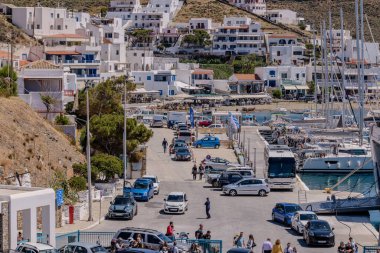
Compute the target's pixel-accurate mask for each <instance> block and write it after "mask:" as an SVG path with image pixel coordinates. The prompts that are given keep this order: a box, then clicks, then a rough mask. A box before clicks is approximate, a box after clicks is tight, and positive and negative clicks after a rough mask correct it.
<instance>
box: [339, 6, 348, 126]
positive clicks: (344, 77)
mask: <svg viewBox="0 0 380 253" xmlns="http://www.w3.org/2000/svg"><path fill="white" fill-rule="evenodd" d="M343 33H344V19H343V8H340V48H341V50H340V52H341V56H340V59H341V62H342V74H341V75H342V109H343V110H342V126H343V129H344V128H345V127H346V103H347V102H346V60H345V59H344V34H343Z"/></svg>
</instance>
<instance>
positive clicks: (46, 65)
mask: <svg viewBox="0 0 380 253" xmlns="http://www.w3.org/2000/svg"><path fill="white" fill-rule="evenodd" d="M60 68H61V67H60V66H58V65H55V64H53V63H51V62H48V61H45V60H38V61H34V62H31V63H29V64H26V65H25V66H23V67H22V69H60Z"/></svg>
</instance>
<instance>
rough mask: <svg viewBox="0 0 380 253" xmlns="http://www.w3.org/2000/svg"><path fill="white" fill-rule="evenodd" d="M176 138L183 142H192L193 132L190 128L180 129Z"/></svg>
mask: <svg viewBox="0 0 380 253" xmlns="http://www.w3.org/2000/svg"><path fill="white" fill-rule="evenodd" d="M177 139H178V140H183V141H185V143H188V144H191V143H192V142H193V134H192V132H191V131H190V130H180V131H179V132H178V135H177Z"/></svg>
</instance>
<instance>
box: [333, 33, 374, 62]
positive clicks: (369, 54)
mask: <svg viewBox="0 0 380 253" xmlns="http://www.w3.org/2000/svg"><path fill="white" fill-rule="evenodd" d="M363 44H364V45H363V48H364V61H365V62H366V63H369V64H379V63H380V51H379V43H377V42H364V43H363ZM359 49H360V50H361V42H360V45H359ZM360 52H361V51H360ZM357 53H358V52H357V46H356V39H347V40H346V41H345V52H344V57H345V60H346V61H348V62H351V61H356V60H357ZM337 56H340V55H339V54H338V55H337Z"/></svg>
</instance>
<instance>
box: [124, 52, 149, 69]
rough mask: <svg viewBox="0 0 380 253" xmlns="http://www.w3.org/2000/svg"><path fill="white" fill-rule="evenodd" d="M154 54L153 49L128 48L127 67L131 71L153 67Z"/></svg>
mask: <svg viewBox="0 0 380 253" xmlns="http://www.w3.org/2000/svg"><path fill="white" fill-rule="evenodd" d="M153 60H154V55H153V51H151V50H143V49H128V50H127V51H126V61H127V64H128V65H127V68H128V69H129V70H130V71H144V70H152V69H153Z"/></svg>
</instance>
